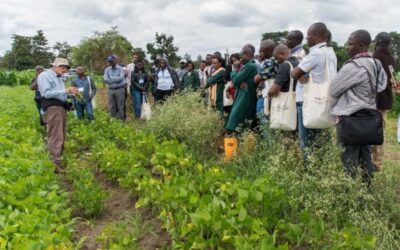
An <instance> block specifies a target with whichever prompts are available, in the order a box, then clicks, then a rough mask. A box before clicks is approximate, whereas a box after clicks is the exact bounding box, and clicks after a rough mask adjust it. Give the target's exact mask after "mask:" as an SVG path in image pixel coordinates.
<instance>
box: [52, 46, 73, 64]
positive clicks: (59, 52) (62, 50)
mask: <svg viewBox="0 0 400 250" xmlns="http://www.w3.org/2000/svg"><path fill="white" fill-rule="evenodd" d="M53 50H54V51H55V56H56V57H62V58H67V59H68V60H69V61H71V56H72V47H71V45H69V44H68V43H67V42H63V43H60V42H56V44H55V45H54V46H53ZM70 63H71V62H70Z"/></svg>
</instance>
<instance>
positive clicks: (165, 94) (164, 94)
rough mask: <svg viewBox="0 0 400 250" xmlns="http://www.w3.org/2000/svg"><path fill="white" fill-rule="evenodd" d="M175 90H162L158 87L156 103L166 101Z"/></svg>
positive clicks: (155, 97) (155, 93)
mask: <svg viewBox="0 0 400 250" xmlns="http://www.w3.org/2000/svg"><path fill="white" fill-rule="evenodd" d="M173 92H174V91H173V90H172V89H171V90H160V89H156V90H155V92H154V99H155V101H156V103H162V102H163V101H165V99H166V97H168V96H171V95H172V93H173Z"/></svg>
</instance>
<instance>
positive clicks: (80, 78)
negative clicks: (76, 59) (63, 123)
mask: <svg viewBox="0 0 400 250" xmlns="http://www.w3.org/2000/svg"><path fill="white" fill-rule="evenodd" d="M76 74H77V76H76V78H75V79H74V80H72V82H71V86H73V87H76V88H77V89H78V91H79V93H80V94H81V96H80V97H81V98H75V109H76V114H77V115H78V118H79V119H83V117H84V113H85V112H86V116H87V118H88V120H89V122H90V121H92V120H93V119H94V117H93V106H92V99H93V98H94V96H95V95H96V84H95V83H94V81H93V79H91V78H90V77H89V76H87V75H86V74H85V69H84V68H83V67H82V66H78V67H76Z"/></svg>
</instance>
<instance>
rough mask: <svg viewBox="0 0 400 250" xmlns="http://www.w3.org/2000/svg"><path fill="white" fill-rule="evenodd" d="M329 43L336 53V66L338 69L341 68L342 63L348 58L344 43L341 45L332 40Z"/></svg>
mask: <svg viewBox="0 0 400 250" xmlns="http://www.w3.org/2000/svg"><path fill="white" fill-rule="evenodd" d="M331 45H332V47H333V50H334V51H335V54H336V58H337V68H338V70H339V69H340V68H342V66H343V64H344V63H345V62H347V61H348V60H349V59H350V57H349V55H348V54H347V50H346V44H344V45H343V46H341V45H339V44H338V43H337V42H335V41H332V42H331Z"/></svg>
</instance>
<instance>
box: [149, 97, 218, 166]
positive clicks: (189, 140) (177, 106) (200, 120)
mask: <svg viewBox="0 0 400 250" xmlns="http://www.w3.org/2000/svg"><path fill="white" fill-rule="evenodd" d="M221 128H222V120H221V118H220V117H219V115H218V114H217V113H216V112H212V111H211V110H210V109H208V108H207V107H205V106H204V103H203V102H202V101H201V98H200V94H199V93H198V92H185V93H181V94H178V95H175V96H172V97H170V98H168V99H167V101H166V102H165V103H163V104H162V105H157V106H155V109H154V112H153V117H152V119H151V120H150V121H149V123H148V127H147V129H148V130H149V131H151V132H152V133H154V134H155V135H156V137H157V138H159V139H161V140H162V139H175V140H178V141H179V142H181V143H184V144H186V145H187V146H188V147H189V148H190V150H192V151H193V152H194V153H195V155H196V156H197V157H199V158H201V159H202V160H204V159H208V158H210V156H215V155H217V154H218V152H219V146H220V145H222V143H221V139H220V136H221V134H222V133H221Z"/></svg>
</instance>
